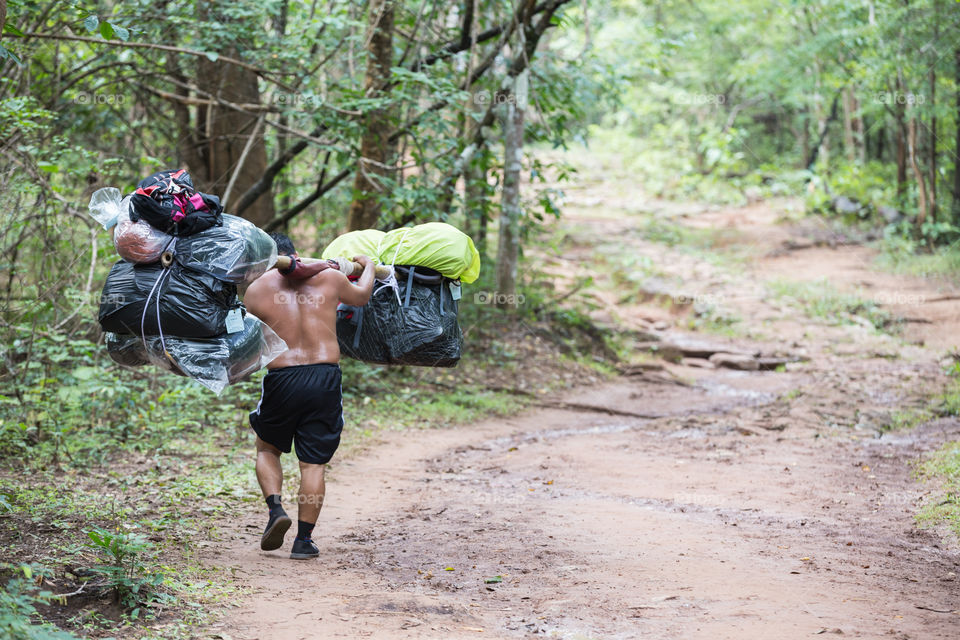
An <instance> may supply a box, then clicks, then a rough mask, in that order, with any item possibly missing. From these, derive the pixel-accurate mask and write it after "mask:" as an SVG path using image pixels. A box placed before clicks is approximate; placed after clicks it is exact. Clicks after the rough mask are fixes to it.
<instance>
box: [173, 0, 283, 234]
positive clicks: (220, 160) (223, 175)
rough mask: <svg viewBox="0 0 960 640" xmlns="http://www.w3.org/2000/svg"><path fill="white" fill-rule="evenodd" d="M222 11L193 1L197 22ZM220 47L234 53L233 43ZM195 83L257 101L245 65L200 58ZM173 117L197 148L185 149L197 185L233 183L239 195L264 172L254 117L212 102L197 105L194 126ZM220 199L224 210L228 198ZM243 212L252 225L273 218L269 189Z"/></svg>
mask: <svg viewBox="0 0 960 640" xmlns="http://www.w3.org/2000/svg"><path fill="white" fill-rule="evenodd" d="M222 11H223V8H222V7H221V5H220V4H219V3H214V2H198V3H197V15H198V17H199V18H200V20H201V21H202V22H207V21H215V20H219V21H226V20H229V19H230V18H228V17H226V16H224V15H222ZM220 52H221V53H223V54H225V55H228V56H230V57H234V58H235V57H238V52H237V51H236V49H235V48H233V47H228V48H225V49H223V50H222V51H220ZM194 82H195V84H196V85H197V86H199V87H202V88H203V89H204V90H205V91H209V92H210V93H211V94H213V95H214V96H215V97H217V98H219V99H221V100H224V101H226V102H233V103H241V104H242V103H246V104H259V103H260V86H259V84H258V78H257V74H256V73H254V72H253V71H251V70H249V69H243V68H241V67H238V66H236V65H232V64H224V63H222V62H216V61H213V60H210V59H208V58H206V57H201V58H199V59H198V61H197V66H196V78H195V79H194ZM178 120H179V124H180V126H181V136H182V139H183V140H184V141H186V142H187V144H190V141H191V140H194V141H195V143H196V144H197V147H198V148H197V152H196V154H190V153H188V154H187V162H188V163H189V165H188V166H189V168H190V173H191V174H193V177H194V183H195V184H196V185H197V188H199V189H201V190H203V191H209V192H210V193H214V194H217V195H221V196H222V195H225V194H224V192H225V191H226V188H227V185H229V184H230V183H231V182H233V188H232V191H231V194H241V193H244V192H245V191H246V190H247V189H248V188H250V187H251V186H253V184H254V183H256V182H257V181H258V180H259V179H260V178H261V176H263V174H264V172H265V171H266V168H267V149H266V145H265V143H264V139H263V127H262V126H258V121H259V118H258V117H257V116H255V115H250V114H246V113H240V112H239V111H235V110H233V109H230V108H228V107H225V106H217V105H211V106H201V107H199V108H198V111H197V120H196V123H195V125H194V126H195V130H194V131H190V132H184V131H182V128H183V127H184V126H189V118H186V119H185V118H183V117H182V114H180V116H179V117H178ZM241 157H242V159H243V162H242V163H241ZM196 162H199V163H201V164H200V166H193V164H194V163H196ZM236 199H237V197H236V195H232V196H231V198H230V200H233V201H236ZM224 204H225V207H226V210H227V212H228V213H229V212H230V211H231V204H233V203H232V202H231V201H229V200H228V201H227V202H225V203H224ZM242 215H243V217H245V218H247V219H248V220H250V221H251V222H253V223H254V224H255V225H257V226H262V225H265V224H266V223H268V222H270V221H271V220H272V219H273V217H274V208H273V194H272V193H271V191H270V190H267V191H266V192H265V193H262V194H261V195H260V196H259V197H257V199H256V200H254V201H253V202H252V203H251V204H250V205H249V206H248V207H247V208H246V209H244V210H243V212H242Z"/></svg>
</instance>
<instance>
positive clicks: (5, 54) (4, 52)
mask: <svg viewBox="0 0 960 640" xmlns="http://www.w3.org/2000/svg"><path fill="white" fill-rule="evenodd" d="M4 58H10V59H11V60H13V62H14V63H15V64H16V65H17V66H18V67H22V66H23V63H22V62H20V58H18V57H17V56H16V54H14V53H13V51H10V50H9V49H7V48H6V47H4V46H3V45H2V44H0V60H3V59H4Z"/></svg>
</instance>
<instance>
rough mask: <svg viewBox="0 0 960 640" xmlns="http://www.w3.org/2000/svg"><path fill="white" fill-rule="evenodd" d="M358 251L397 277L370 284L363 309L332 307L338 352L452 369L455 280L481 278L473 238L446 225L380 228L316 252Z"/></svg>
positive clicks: (457, 351)
mask: <svg viewBox="0 0 960 640" xmlns="http://www.w3.org/2000/svg"><path fill="white" fill-rule="evenodd" d="M360 254H363V255H367V256H370V257H372V258H373V259H375V260H377V261H378V262H380V263H381V264H389V265H393V267H394V271H395V273H396V276H397V278H396V281H395V282H394V283H392V284H393V286H388V285H381V286H377V287H375V288H374V291H373V295H372V296H371V297H370V301H369V302H368V303H367V304H366V305H365V306H363V307H355V306H349V305H343V304H341V305H340V306H339V307H338V309H337V341H338V342H339V343H340V351H341V353H343V354H344V355H346V356H348V357H351V358H355V359H357V360H363V361H364V362H371V363H376V364H405V365H418V366H427V367H452V366H455V365H456V364H457V362H458V361H459V360H460V355H461V351H462V347H463V334H462V332H461V330H460V324H459V321H458V319H457V314H458V311H459V309H458V303H457V301H458V300H459V299H460V297H461V283H467V284H469V283H471V282H473V281H474V280H476V279H477V277H478V276H479V275H480V254H479V253H478V252H477V249H476V247H475V246H474V244H473V240H471V239H470V237H469V236H467V235H466V234H465V233H463V232H462V231H460V230H458V229H456V228H455V227H453V226H451V225H449V224H446V223H443V222H429V223H427V224H421V225H417V226H413V227H403V228H399V229H394V230H392V231H389V232H386V233H384V232H383V231H378V230H376V229H368V230H364V231H352V232H350V233H346V234H344V235H342V236H339V237H338V238H336V239H335V240H334V241H333V242H331V243H330V244H329V245H328V246H327V248H326V249H325V250H324V252H323V255H322V257H323V258H326V259H330V258H338V257H352V256H355V255H360Z"/></svg>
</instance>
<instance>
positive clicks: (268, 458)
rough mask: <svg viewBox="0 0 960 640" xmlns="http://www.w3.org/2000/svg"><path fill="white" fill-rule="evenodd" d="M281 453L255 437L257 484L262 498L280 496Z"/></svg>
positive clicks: (281, 477)
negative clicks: (261, 492)
mask: <svg viewBox="0 0 960 640" xmlns="http://www.w3.org/2000/svg"><path fill="white" fill-rule="evenodd" d="M281 453H282V452H281V451H280V449H277V448H276V447H275V446H273V445H272V444H270V443H269V442H264V441H263V440H261V439H260V436H257V482H259V483H260V490H261V491H263V497H264V498H268V497H270V496H274V495H280V489H281V488H282V487H283V467H282V466H281V465H280V454H281Z"/></svg>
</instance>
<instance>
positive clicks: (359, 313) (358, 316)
mask: <svg viewBox="0 0 960 640" xmlns="http://www.w3.org/2000/svg"><path fill="white" fill-rule="evenodd" d="M354 309H356V311H354V312H353V318H354V320H356V321H357V332H356V333H355V334H353V348H354V349H356V348H357V347H359V346H360V331H361V330H362V329H363V307H354Z"/></svg>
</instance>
